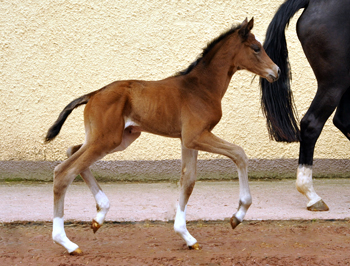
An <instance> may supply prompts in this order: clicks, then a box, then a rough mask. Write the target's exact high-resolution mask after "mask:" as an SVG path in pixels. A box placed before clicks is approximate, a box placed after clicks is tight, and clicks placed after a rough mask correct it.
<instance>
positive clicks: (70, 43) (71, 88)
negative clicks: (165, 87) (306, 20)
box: [0, 0, 350, 178]
mask: <svg viewBox="0 0 350 266" xmlns="http://www.w3.org/2000/svg"><path fill="white" fill-rule="evenodd" d="M281 3H282V1H277V0H265V1H258V0H251V1H241V0H233V1H218V0H198V1H189V0H187V1H186V0H148V1H136V0H128V1H125V0H121V1H106V0H89V1H83V0H71V1H68V0H58V1H52V0H47V1H30V0H24V1H23V0H21V1H20V0H12V1H0V14H1V16H0V64H1V66H0V69H1V71H0V95H1V96H0V115H1V119H0V151H1V152H0V166H1V165H2V166H3V167H2V168H1V167H0V168H1V169H5V168H6V169H11V166H9V164H10V165H11V162H13V167H14V168H15V165H17V164H18V163H20V162H26V163H25V164H24V165H28V162H39V161H40V163H41V164H43V163H44V162H47V163H48V164H46V165H50V164H52V163H53V164H55V162H56V161H60V160H63V159H65V151H66V149H67V147H69V146H71V145H75V144H79V143H82V142H83V140H84V127H83V108H82V107H81V108H79V109H77V110H75V111H74V112H73V113H72V114H71V116H70V117H69V118H68V120H67V122H66V123H65V125H64V126H63V128H62V131H61V134H60V135H59V136H58V137H57V139H56V140H54V141H53V142H52V143H50V144H44V141H43V139H44V136H45V134H46V131H47V129H48V128H49V127H50V125H51V124H52V123H53V122H54V121H55V120H56V118H57V116H58V114H59V113H60V111H61V110H62V109H63V108H64V107H65V106H66V104H68V103H69V102H70V101H71V100H73V99H75V98H77V97H78V96H80V95H82V94H84V93H87V92H90V91H93V90H96V89H99V88H100V87H102V86H104V85H106V84H108V83H110V82H112V81H114V80H119V79H144V80H158V79H162V78H165V77H167V76H170V75H173V74H175V73H176V72H177V71H179V70H182V69H184V68H186V67H187V66H188V65H189V64H190V63H191V62H192V61H194V60H195V59H196V57H197V56H198V55H199V54H200V53H201V51H202V48H203V47H205V46H206V44H207V42H209V41H210V40H212V39H213V38H215V37H216V36H218V35H219V34H220V33H221V32H223V31H224V30H226V29H227V28H229V27H230V26H231V25H232V24H237V23H240V22H242V21H243V20H244V19H245V18H246V17H248V18H251V17H253V16H254V19H255V26H254V29H253V33H255V35H256V36H257V37H258V38H259V39H260V40H261V41H263V40H264V34H265V32H266V29H267V26H268V24H269V22H270V21H271V19H272V16H273V14H274V13H275V11H276V9H277V8H278V6H279V5H280V4H281ZM300 14H301V13H300V12H299V13H298V14H297V15H296V16H295V17H294V18H293V20H292V21H291V23H290V27H289V29H288V30H287V41H288V45H289V49H290V50H289V52H290V62H291V65H292V71H293V83H292V88H293V92H294V96H295V101H296V105H297V109H298V111H299V116H300V117H302V116H303V115H304V113H305V112H306V110H307V108H308V106H309V104H310V102H311V100H312V98H313V96H314V94H315V91H316V82H315V78H314V75H313V73H312V71H311V68H310V67H309V64H308V62H307V60H306V59H305V56H304V54H303V52H302V49H301V46H300V43H299V41H298V39H297V36H296V32H295V23H296V20H297V18H298V17H299V15H300ZM253 77H254V76H253V75H252V74H250V73H248V72H245V71H242V72H238V73H236V74H235V75H234V77H233V79H232V82H231V84H230V88H229V89H228V92H227V94H226V96H225V98H224V100H223V114H224V115H223V117H222V120H221V122H220V123H219V124H218V125H217V127H216V128H215V129H214V133H215V134H217V135H218V136H219V137H222V138H224V139H226V140H227V141H230V142H234V143H236V144H238V145H240V146H242V147H243V148H244V149H245V151H246V153H247V155H248V157H249V158H251V159H252V160H253V161H254V160H258V161H259V160H260V161H264V160H266V161H273V160H292V161H293V162H294V163H293V166H292V168H293V171H294V168H295V167H296V163H295V159H296V158H297V157H298V149H299V146H298V144H281V143H276V142H272V141H270V140H269V137H268V135H267V130H266V126H265V119H264V117H263V115H262V112H261V109H260V102H259V100H260V92H259V87H258V78H255V79H254V80H253ZM180 152H181V150H180V142H179V140H177V139H166V138H163V137H158V136H153V135H150V134H146V133H143V134H142V136H141V137H140V138H139V139H138V140H137V141H136V142H135V143H134V144H133V145H132V146H131V147H129V148H128V149H127V150H126V151H124V152H120V153H115V154H113V155H108V156H107V157H106V158H104V161H105V164H106V165H108V161H109V162H112V161H118V162H119V164H121V165H120V166H122V165H123V162H125V164H124V165H129V163H130V162H136V161H141V160H142V161H146V162H147V161H148V162H154V161H156V162H160V163H161V162H163V161H165V160H170V161H172V160H175V161H178V160H179V159H180V156H181V155H180ZM315 158H318V159H322V160H327V159H335V160H341V161H342V164H341V165H344V160H347V159H348V158H349V143H348V141H347V140H346V139H345V137H343V136H342V135H341V133H340V132H338V131H337V129H336V128H335V127H334V126H333V125H332V123H331V120H329V121H328V122H327V124H326V126H325V128H324V130H323V132H322V135H321V137H320V139H319V141H318V143H317V147H316V150H315ZM199 159H201V160H214V159H220V160H221V161H222V160H223V159H224V157H221V156H218V155H213V154H207V153H204V152H202V153H200V154H199ZM224 161H226V160H224ZM345 162H347V161H345ZM5 165H6V167H5ZM150 165H152V163H151V164H150ZM101 167H102V169H103V166H101ZM150 167H151V168H150V169H149V170H150V171H151V169H152V167H154V166H150ZM48 168H50V167H48ZM176 168H177V167H176ZM50 169H51V168H50ZM132 169H133V168H131V170H130V171H132ZM169 169H172V167H170V168H169ZM169 169H168V170H166V171H171V170H169ZM344 169H345V170H346V171H348V172H350V169H349V164H348V163H345V168H344V167H343V168H340V170H339V172H342V171H343V172H344ZM51 170H52V169H51ZM1 171H4V170H0V175H1V173H4V172H1ZM6 171H7V170H6ZM35 171H37V170H35ZM135 171H136V170H135ZM257 171H258V172H259V169H257ZM10 172H11V171H10ZM136 172H137V171H136ZM151 172H152V171H151ZM6 173H7V172H6ZM176 173H179V169H176ZM9 175H11V174H9ZM38 175H39V174H38ZM2 176H7V175H4V174H3V175H2ZM34 176H35V174H34ZM0 178H1V177H0ZM50 178H51V174H50Z"/></svg>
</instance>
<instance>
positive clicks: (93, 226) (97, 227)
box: [91, 220, 101, 233]
mask: <svg viewBox="0 0 350 266" xmlns="http://www.w3.org/2000/svg"><path fill="white" fill-rule="evenodd" d="M100 227H101V224H99V223H98V222H96V221H95V220H92V224H91V228H92V230H93V231H94V233H96V231H97V230H98V229H100Z"/></svg>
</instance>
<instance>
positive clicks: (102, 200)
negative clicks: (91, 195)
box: [95, 190, 109, 225]
mask: <svg viewBox="0 0 350 266" xmlns="http://www.w3.org/2000/svg"><path fill="white" fill-rule="evenodd" d="M95 200H96V204H97V205H98V207H99V208H100V210H99V211H98V212H97V215H96V217H95V221H96V222H98V223H99V224H100V225H102V224H103V222H104V220H105V218H106V214H107V212H108V210H109V200H108V198H107V196H106V194H105V193H104V192H103V191H101V190H100V191H99V192H98V193H97V194H96V195H95Z"/></svg>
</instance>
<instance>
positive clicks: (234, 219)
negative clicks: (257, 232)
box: [230, 215, 241, 229]
mask: <svg viewBox="0 0 350 266" xmlns="http://www.w3.org/2000/svg"><path fill="white" fill-rule="evenodd" d="M230 222H231V227H232V229H235V228H236V227H237V225H239V224H240V223H241V222H240V221H239V220H238V219H237V218H236V216H234V215H233V216H232V217H231V220H230Z"/></svg>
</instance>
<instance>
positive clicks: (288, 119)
mask: <svg viewBox="0 0 350 266" xmlns="http://www.w3.org/2000/svg"><path fill="white" fill-rule="evenodd" d="M308 3H309V0H287V1H285V2H284V3H283V4H282V5H281V6H280V7H279V9H278V10H277V12H276V14H275V16H274V17H273V19H272V21H271V23H270V25H269V27H268V29H267V32H266V39H265V42H264V49H265V51H266V53H267V54H268V55H269V56H270V58H271V59H272V61H274V62H275V63H276V64H277V65H278V66H279V67H280V69H281V75H280V77H279V79H278V80H277V81H276V82H274V83H268V82H267V81H266V80H265V79H262V78H261V79H260V87H261V107H262V110H263V113H264V115H265V117H266V120H267V129H268V132H269V135H270V139H272V140H276V141H279V142H296V141H299V140H300V131H299V127H298V122H297V121H298V118H297V111H296V107H295V104H294V100H293V93H292V91H291V88H290V80H291V78H292V77H291V70H290V65H289V60H288V49H287V43H286V36H285V29H286V27H288V25H289V21H290V19H291V18H292V17H293V16H294V14H295V13H296V12H297V11H298V10H299V9H301V8H306V7H307V6H308Z"/></svg>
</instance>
